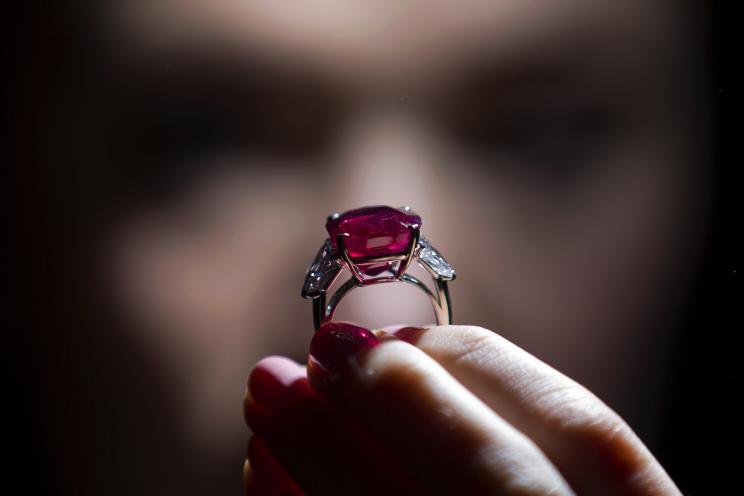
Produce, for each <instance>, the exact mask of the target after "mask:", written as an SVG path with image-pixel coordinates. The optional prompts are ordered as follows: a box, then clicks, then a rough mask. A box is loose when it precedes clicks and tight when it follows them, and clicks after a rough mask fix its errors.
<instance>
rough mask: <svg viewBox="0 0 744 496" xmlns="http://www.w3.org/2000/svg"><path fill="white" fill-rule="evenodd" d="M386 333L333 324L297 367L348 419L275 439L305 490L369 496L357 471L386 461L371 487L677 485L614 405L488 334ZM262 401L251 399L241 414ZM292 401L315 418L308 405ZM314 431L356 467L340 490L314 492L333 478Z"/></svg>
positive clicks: (647, 490)
mask: <svg viewBox="0 0 744 496" xmlns="http://www.w3.org/2000/svg"><path fill="white" fill-rule="evenodd" d="M394 334H397V337H395V336H392V335H388V334H384V333H378V335H380V336H381V337H383V339H382V340H380V339H378V338H377V337H376V336H375V335H374V334H372V333H371V332H370V331H367V330H365V329H362V328H359V327H356V326H352V325H349V324H343V323H335V324H330V325H328V326H324V327H323V328H322V329H321V330H320V331H319V332H317V333H316V335H315V337H314V339H313V342H312V345H311V350H310V351H311V356H310V359H309V366H308V370H307V378H308V379H307V380H306V379H305V378H304V371H303V370H302V369H301V368H300V367H299V366H296V367H297V369H296V371H297V372H296V373H297V377H298V379H297V380H298V381H300V382H301V383H303V384H306V385H307V390H306V392H307V394H308V396H309V397H313V398H315V400H313V401H318V402H319V404H322V405H324V406H323V408H324V409H325V408H327V411H331V412H333V413H332V414H330V415H323V416H322V418H324V419H329V418H342V419H344V421H343V422H341V423H339V422H330V423H328V422H326V423H325V424H322V425H321V424H314V425H308V424H307V423H306V424H305V427H302V428H300V429H295V430H293V431H292V432H293V434H292V441H291V442H289V443H285V445H280V444H279V443H277V444H276V446H277V448H276V449H277V450H278V451H279V452H281V451H282V450H288V451H291V452H292V453H293V457H294V458H293V457H292V456H290V457H287V456H286V455H281V456H279V455H278V453H277V459H278V460H279V461H280V463H281V461H282V456H284V457H285V459H286V460H287V465H286V468H288V473H289V474H290V476H293V477H295V480H296V481H297V482H298V484H299V486H300V487H302V489H303V490H305V491H306V492H307V493H308V494H344V493H345V494H349V492H348V490H349V489H350V488H349V486H348V485H349V484H351V485H352V486H353V485H354V484H356V485H357V491H356V492H355V494H362V493H364V494H371V493H369V492H365V491H364V490H365V488H369V487H370V485H369V484H368V483H367V482H366V481H367V480H368V479H369V475H367V477H364V476H363V475H360V474H359V471H358V467H360V466H364V467H365V470H367V472H365V473H367V474H369V470H371V467H370V466H369V465H366V466H365V464H368V463H369V461H370V460H378V461H379V460H383V461H384V467H383V466H382V465H380V464H378V463H375V464H374V465H372V466H373V467H374V469H375V471H374V474H375V480H377V481H383V482H382V484H380V485H378V487H377V488H376V492H377V494H379V493H380V491H381V492H382V493H383V494H412V493H415V492H420V493H423V494H573V493H574V491H575V492H576V493H578V494H598V493H599V494H676V493H677V491H676V488H675V487H674V484H673V483H672V482H671V480H669V478H668V477H667V476H666V474H665V472H664V471H663V469H662V468H661V467H660V466H659V465H658V463H656V461H655V460H654V459H653V457H652V456H651V455H650V453H649V452H648V450H647V449H646V448H645V447H644V446H643V444H642V443H641V442H640V441H639V440H638V439H637V438H636V437H635V436H634V435H633V433H632V431H631V430H630V429H629V428H628V427H627V425H626V424H625V423H624V422H622V420H621V419H620V418H619V417H618V416H617V415H616V414H614V413H613V412H612V411H611V410H610V409H609V408H607V407H606V406H604V405H603V404H602V403H601V402H600V401H599V400H598V399H596V397H594V396H593V395H592V394H591V393H589V392H588V391H587V390H586V389H584V388H582V387H581V386H579V385H578V384H576V383H575V382H573V381H571V380H570V379H568V378H566V377H565V376H563V375H561V374H559V373H558V372H556V371H555V370H553V369H551V368H550V367H548V366H547V365H545V364H543V363H542V362H540V361H539V360H537V359H536V358H534V357H532V356H531V355H529V354H527V353H526V352H524V351H522V350H520V349H519V348H517V347H516V346H514V345H512V344H510V343H508V342H507V341H505V340H503V339H502V338H499V337H498V336H496V335H494V334H493V333H490V331H486V330H483V329H479V328H475V327H454V326H443V327H435V328H432V329H429V330H427V331H425V332H422V331H418V332H417V331H412V330H411V329H403V330H399V331H397V332H394ZM384 338H388V339H384ZM268 365H269V366H268V367H264V368H263V369H262V368H261V367H259V368H258V369H257V371H258V370H263V372H255V371H254V375H253V376H252V381H251V392H253V390H254V389H256V390H257V391H258V390H260V386H259V385H258V383H259V382H261V381H259V379H256V378H257V377H260V376H261V374H264V375H269V376H270V375H272V374H275V373H278V372H277V371H276V370H274V369H275V368H276V367H274V368H272V366H271V364H270V363H269V364H268ZM279 375H280V373H279ZM305 381H307V382H305ZM310 385H311V386H312V387H310ZM303 387H305V386H303ZM290 391H291V388H287V389H286V392H287V394H290ZM259 407H260V405H257V404H255V403H250V404H249V405H248V408H247V412H248V417H249V421H250V418H251V412H254V413H255V411H257V410H259V409H260V408H259ZM290 409H292V408H290ZM293 411H295V412H296V413H295V414H299V413H300V412H304V413H302V414H303V415H309V417H308V418H313V415H312V414H311V413H309V410H308V408H307V407H306V406H305V407H303V406H297V407H295V408H294V410H293ZM334 415H335V416H337V417H334ZM300 424H301V422H300V423H298V422H296V421H295V422H294V425H295V426H298V425H300ZM252 427H253V428H254V432H255V434H256V435H257V436H260V437H262V436H266V435H269V436H270V435H271V434H266V433H267V432H269V431H270V429H268V428H266V427H265V426H262V424H261V422H256V421H254V422H252ZM282 428H283V429H288V428H290V426H288V425H287V424H286V423H285V424H283V427H282ZM319 431H321V432H323V435H324V436H327V438H328V439H335V441H334V442H335V443H337V445H336V447H338V446H342V449H343V450H344V451H345V452H346V453H348V454H349V456H347V457H336V459H335V460H334V461H333V465H332V467H333V470H339V469H340V470H342V471H344V472H345V473H353V474H355V475H354V476H352V477H350V478H349V479H346V480H345V481H341V480H340V479H339V483H340V484H341V485H343V484H346V485H347V486H346V488H345V491H347V492H343V491H339V490H338V489H334V488H333V487H325V488H324V489H323V490H322V491H318V488H320V487H321V486H322V481H324V480H325V481H333V480H334V478H333V471H332V470H329V468H330V467H329V466H328V465H324V464H322V463H320V464H318V463H313V461H314V460H317V458H314V457H313V448H312V445H311V444H309V443H313V442H317V437H318V432H319ZM349 433H356V434H354V435H350V434H349ZM313 439H315V441H312V440H313ZM268 446H269V449H271V448H272V447H271V445H270V444H269V445H268ZM280 446H281V447H280ZM327 446H328V445H327ZM332 451H333V450H332ZM290 466H291V467H295V468H293V469H290ZM301 466H305V467H313V468H312V469H311V470H310V471H309V472H302V470H299V471H298V468H297V467H301ZM355 469H356V470H357V471H356V472H355ZM293 470H294V471H295V473H296V474H297V475H296V476H295V474H294V473H292V471H293ZM297 477H299V478H302V481H300V480H299V479H298V478H297ZM328 485H329V486H333V484H328ZM336 487H339V486H336ZM334 491H335V492H334ZM256 494H261V493H256Z"/></svg>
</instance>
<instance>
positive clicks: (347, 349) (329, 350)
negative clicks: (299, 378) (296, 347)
mask: <svg viewBox="0 0 744 496" xmlns="http://www.w3.org/2000/svg"><path fill="white" fill-rule="evenodd" d="M377 344H379V340H378V339H377V337H376V336H375V335H374V334H373V333H372V331H370V330H369V329H365V328H364V327H359V326H357V325H355V324H351V323H349V322H330V323H328V324H324V325H323V326H321V327H320V329H318V330H317V331H316V332H315V335H314V336H313V339H312V341H311V342H310V357H309V359H308V376H309V377H310V379H311V381H312V382H313V385H316V386H317V385H320V386H321V387H323V386H328V385H330V384H332V383H335V382H336V381H337V380H338V377H339V374H341V373H342V372H343V371H344V370H345V369H346V368H348V367H349V365H351V363H352V361H353V359H354V358H355V357H356V356H358V355H359V354H360V353H361V352H362V351H364V350H368V349H370V348H373V347H375V346H377Z"/></svg>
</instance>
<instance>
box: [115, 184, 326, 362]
mask: <svg viewBox="0 0 744 496" xmlns="http://www.w3.org/2000/svg"><path fill="white" fill-rule="evenodd" d="M259 186H260V187H259ZM307 193H308V190H307V189H306V188H302V187H301V185H298V184H295V183H294V182H291V181H285V180H284V179H283V178H272V177H262V178H256V177H252V176H251V177H243V176H235V175H226V176H225V177H222V178H217V179H214V180H213V181H211V182H210V183H208V184H205V185H203V187H201V186H200V190H199V191H198V192H196V193H194V194H193V196H192V197H190V198H189V199H188V200H187V201H185V202H184V203H183V205H181V206H179V207H174V208H170V209H169V210H168V211H167V212H155V213H150V214H143V215H139V216H137V217H135V218H132V219H131V220H130V221H129V222H128V223H126V224H125V225H122V226H120V227H119V229H118V230H117V232H116V233H115V239H114V240H113V241H112V242H111V243H110V244H109V245H110V248H111V249H110V256H109V260H110V264H109V265H110V273H111V283H112V285H113V286H114V289H115V292H116V294H117V295H118V301H120V302H121V304H122V306H123V307H124V308H125V313H126V314H127V315H129V316H130V317H131V318H132V320H133V321H134V324H133V325H132V326H131V332H133V333H136V334H137V335H139V336H140V337H142V338H143V339H145V340H147V341H148V342H151V343H155V344H156V345H157V347H158V348H160V349H163V350H168V353H169V354H173V353H176V354H177V355H179V356H180V359H184V358H185V359H186V360H196V361H198V360H210V359H214V360H217V359H218V358H219V359H222V358H224V355H225V354H226V353H230V352H231V350H233V351H235V350H236V348H240V349H242V350H243V352H244V351H245V349H246V348H248V349H253V348H258V347H259V346H260V345H261V339H260V338H259V336H258V329H259V328H260V327H265V325H264V322H263V320H264V319H266V318H268V315H267V313H268V310H269V309H270V308H271V306H272V305H273V304H274V303H273V302H274V301H278V298H277V295H278V296H280V297H281V298H287V295H290V294H291V296H293V297H294V296H296V294H297V293H298V289H297V285H298V284H299V283H298V282H297V281H298V280H301V275H302V273H303V272H302V271H304V268H302V269H301V270H300V271H299V272H296V273H293V274H291V275H293V276H295V278H294V279H293V280H292V282H294V283H295V284H294V285H292V287H291V291H290V288H287V287H286V286H287V285H288V277H283V276H282V275H281V274H282V271H288V270H290V269H288V268H287V264H288V260H290V262H291V263H294V260H293V259H292V258H291V257H292V253H291V250H292V248H293V247H294V246H295V245H296V244H297V238H298V237H299V238H302V237H303V232H302V230H301V229H291V228H288V225H287V223H286V222H282V219H291V218H292V215H295V216H296V215H297V213H296V212H297V205H299V204H302V203H303V202H304V201H305V198H304V197H303V195H307ZM309 210H311V211H312V210H313V209H309ZM300 215H302V213H300ZM303 220H304V219H297V220H295V222H303ZM315 220H317V219H315ZM315 224H317V222H316V223H315ZM315 248H317V246H314V247H312V248H310V249H309V250H307V251H304V252H302V254H303V255H305V256H307V253H312V250H313V249H315ZM304 262H305V260H304V258H303V259H302V263H304ZM298 263H300V262H298ZM282 295H283V296H282ZM295 299H297V300H299V297H297V298H293V300H295ZM300 303H301V302H300ZM259 351H260V350H258V349H256V352H259ZM243 360H245V356H243Z"/></svg>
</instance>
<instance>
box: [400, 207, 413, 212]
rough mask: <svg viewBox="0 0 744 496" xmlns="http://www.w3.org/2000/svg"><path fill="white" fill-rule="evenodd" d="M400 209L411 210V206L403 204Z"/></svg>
mask: <svg viewBox="0 0 744 496" xmlns="http://www.w3.org/2000/svg"><path fill="white" fill-rule="evenodd" d="M400 210H403V211H404V212H410V211H411V207H410V206H408V205H404V206H402V207H400Z"/></svg>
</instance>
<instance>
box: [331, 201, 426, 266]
mask: <svg viewBox="0 0 744 496" xmlns="http://www.w3.org/2000/svg"><path fill="white" fill-rule="evenodd" d="M411 226H419V227H420V226H421V217H419V216H418V215H416V214H414V213H413V212H410V211H409V212H405V211H403V210H398V209H397V208H392V207H383V206H375V207H362V208H357V209H354V210H349V211H348V212H344V213H343V214H341V215H340V216H339V217H337V218H335V219H332V220H329V221H328V222H327V223H326V229H327V230H328V235H329V236H330V237H331V242H332V243H333V246H334V247H335V248H336V249H338V245H337V244H336V236H337V235H339V234H346V235H348V236H347V238H346V240H345V242H344V245H345V246H346V250H347V251H348V252H349V256H350V257H351V258H356V259H359V258H368V257H384V256H389V255H400V254H403V253H405V252H406V250H407V249H408V245H409V244H410V243H411V236H412V234H411V229H410V228H411Z"/></svg>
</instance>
